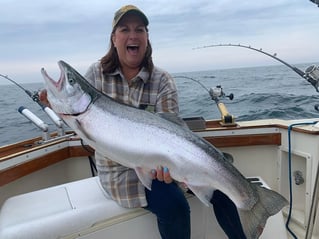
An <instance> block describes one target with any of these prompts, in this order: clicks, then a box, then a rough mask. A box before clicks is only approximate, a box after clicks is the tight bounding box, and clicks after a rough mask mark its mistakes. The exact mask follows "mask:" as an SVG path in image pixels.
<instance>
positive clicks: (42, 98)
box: [38, 89, 50, 107]
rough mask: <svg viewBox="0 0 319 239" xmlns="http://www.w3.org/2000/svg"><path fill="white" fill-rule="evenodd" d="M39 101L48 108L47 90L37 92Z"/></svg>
mask: <svg viewBox="0 0 319 239" xmlns="http://www.w3.org/2000/svg"><path fill="white" fill-rule="evenodd" d="M38 94H39V100H40V102H41V103H42V104H43V105H45V106H48V107H50V103H49V101H48V97H47V90H46V89H42V90H40V91H39V93H38Z"/></svg>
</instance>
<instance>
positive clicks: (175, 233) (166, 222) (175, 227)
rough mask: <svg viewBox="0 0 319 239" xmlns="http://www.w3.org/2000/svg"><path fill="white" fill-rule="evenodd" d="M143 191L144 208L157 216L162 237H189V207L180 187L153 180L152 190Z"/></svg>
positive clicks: (180, 238)
mask: <svg viewBox="0 0 319 239" xmlns="http://www.w3.org/2000/svg"><path fill="white" fill-rule="evenodd" d="M145 192H146V200H147V203H148V205H147V207H145V209H147V210H149V211H151V212H152V213H154V214H155V215H156V216H157V224H158V229H159V232H160V234H161V237H162V239H190V234H191V232H190V231H191V230H190V228H191V226H190V208H189V205H188V202H187V200H186V198H185V196H184V192H183V191H182V190H181V189H180V187H179V186H178V185H177V184H176V183H174V182H173V183H170V184H166V183H164V182H160V181H158V180H153V182H152V190H151V191H149V190H148V189H145Z"/></svg>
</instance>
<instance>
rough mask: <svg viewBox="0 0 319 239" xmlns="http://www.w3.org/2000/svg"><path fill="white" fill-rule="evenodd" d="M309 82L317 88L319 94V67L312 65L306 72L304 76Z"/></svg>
mask: <svg viewBox="0 0 319 239" xmlns="http://www.w3.org/2000/svg"><path fill="white" fill-rule="evenodd" d="M303 77H304V78H305V79H306V80H307V81H308V82H310V84H311V85H313V87H315V89H316V91H317V92H319V89H318V87H319V67H318V66H316V65H311V66H309V67H308V68H307V69H306V70H305V74H304V76H303Z"/></svg>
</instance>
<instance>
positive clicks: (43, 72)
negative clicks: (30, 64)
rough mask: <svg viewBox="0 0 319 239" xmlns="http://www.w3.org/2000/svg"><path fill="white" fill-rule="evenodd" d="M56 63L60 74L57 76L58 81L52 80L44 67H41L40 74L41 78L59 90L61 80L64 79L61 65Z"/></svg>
mask: <svg viewBox="0 0 319 239" xmlns="http://www.w3.org/2000/svg"><path fill="white" fill-rule="evenodd" d="M58 65H59V68H60V70H61V74H60V77H59V80H58V81H55V80H53V79H52V78H51V77H50V76H49V75H48V73H47V72H46V70H45V69H44V68H42V69H41V74H42V76H43V78H44V79H45V80H46V82H48V83H49V84H51V85H54V86H55V87H56V88H57V89H58V90H61V88H62V85H63V84H62V82H63V80H64V77H65V74H64V70H63V67H62V66H61V65H60V64H58Z"/></svg>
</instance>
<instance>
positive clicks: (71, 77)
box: [67, 72, 75, 85]
mask: <svg viewBox="0 0 319 239" xmlns="http://www.w3.org/2000/svg"><path fill="white" fill-rule="evenodd" d="M67 76H68V82H69V84H70V85H74V84H75V79H74V78H75V77H74V74H72V73H71V72H68V73H67Z"/></svg>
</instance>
